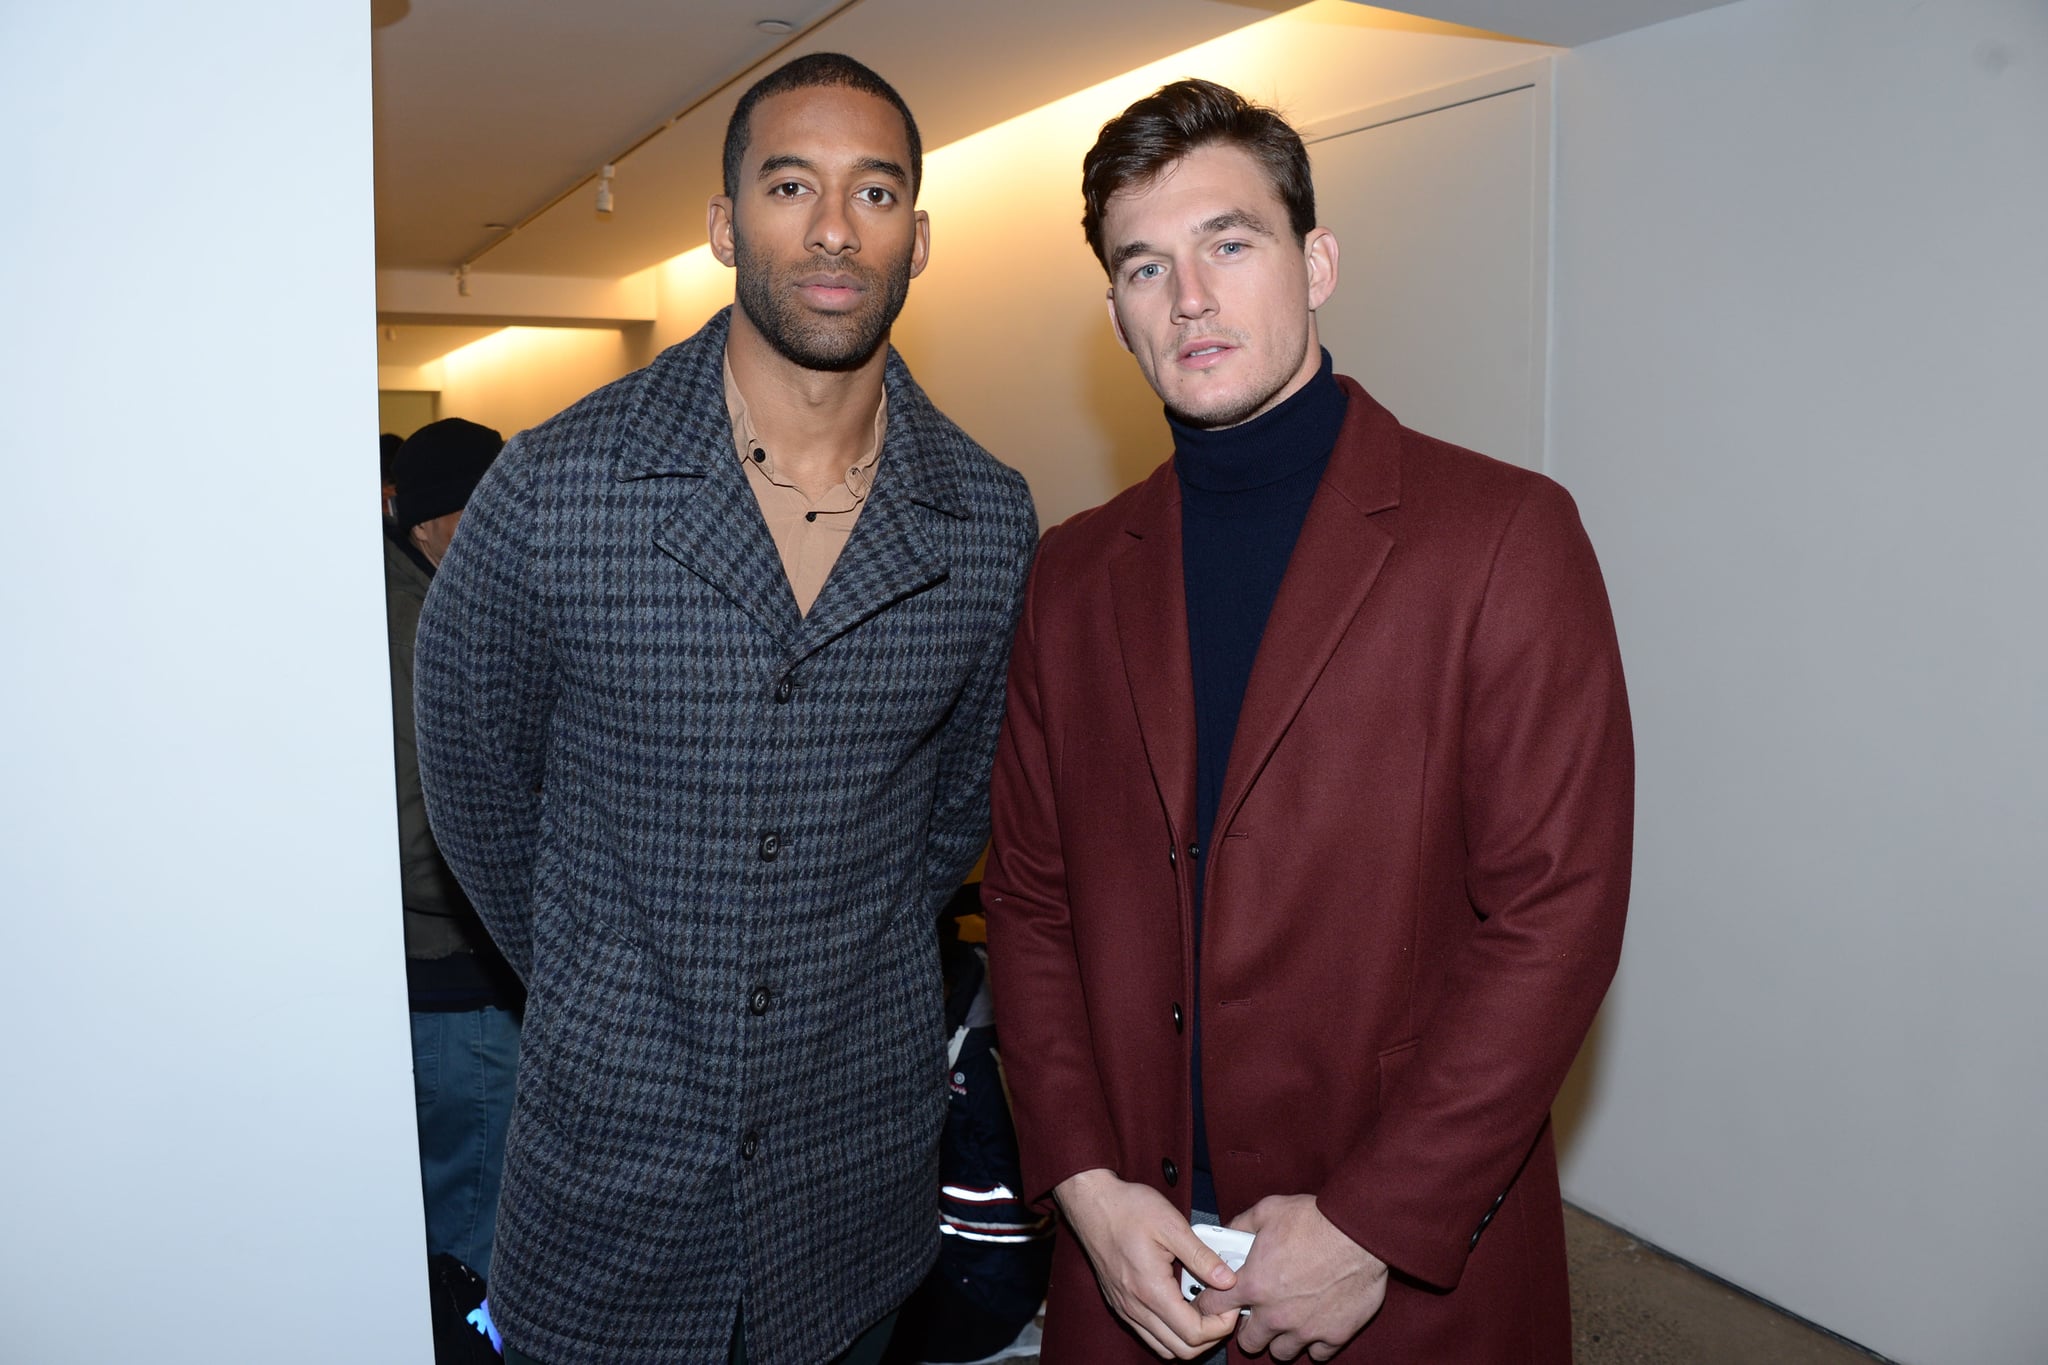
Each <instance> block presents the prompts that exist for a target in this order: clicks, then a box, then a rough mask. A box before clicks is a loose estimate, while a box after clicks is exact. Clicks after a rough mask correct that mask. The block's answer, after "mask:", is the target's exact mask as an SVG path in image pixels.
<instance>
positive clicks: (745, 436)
mask: <svg viewBox="0 0 2048 1365" xmlns="http://www.w3.org/2000/svg"><path fill="white" fill-rule="evenodd" d="M725 410H726V413H727V414H728V415H729V416H730V417H731V418H732V443H733V447H734V448H735V449H736V450H737V451H738V452H739V456H740V464H741V466H742V467H743V468H744V469H745V470H746V471H747V487H749V488H751V489H753V490H754V500H755V501H756V502H758V503H759V504H760V505H761V517H762V519H763V520H765V521H766V522H767V523H768V534H769V535H770V536H772V537H774V539H775V552H776V554H778V555H780V556H781V557H782V572H783V573H784V574H786V575H787V576H788V578H789V590H790V591H791V592H792V593H794V594H795V595H796V606H797V610H798V611H800V612H803V613H805V614H809V612H810V610H811V603H813V602H815V601H817V600H818V594H819V593H820V592H821V591H823V589H824V587H825V579H826V578H827V577H828V576H829V575H830V574H831V572H832V566H833V565H834V564H837V563H838V562H839V552H840V551H841V550H844V549H845V548H846V538H847V537H848V536H850V535H852V534H853V523H854V522H855V521H857V520H859V518H860V509H861V504H862V503H864V502H866V501H867V497H868V490H869V489H870V488H873V487H874V486H875V466H876V465H877V464H878V463H879V462H880V461H881V458H882V434H883V432H885V431H886V430H888V425H889V395H888V394H887V393H884V394H883V395H882V401H881V402H880V403H877V404H876V405H875V430H874V436H873V439H872V440H871V441H870V442H869V443H868V448H867V449H866V450H865V451H864V452H862V454H861V457H860V458H859V459H858V460H856V461H855V462H854V464H853V467H852V468H851V469H848V470H847V471H846V480H845V482H843V483H835V484H833V485H832V486H831V487H830V488H828V489H826V490H825V493H824V495H823V496H822V497H820V498H819V499H818V500H817V501H816V502H813V501H811V499H810V498H808V497H806V496H804V492H803V490H802V489H800V488H798V487H797V486H796V485H795V484H793V483H791V482H790V481H789V480H788V479H786V478H784V477H783V476H782V475H780V474H778V473H777V472H776V469H775V457H774V455H773V454H772V453H771V452H769V451H767V450H765V449H763V448H762V446H761V441H760V438H759V437H757V436H756V435H755V434H754V423H753V419H752V418H751V417H749V416H748V415H747V400H746V398H745V397H743V396H742V395H741V393H740V387H739V385H738V384H736V383H734V382H733V377H732V362H731V361H730V360H728V361H726V362H725Z"/></svg>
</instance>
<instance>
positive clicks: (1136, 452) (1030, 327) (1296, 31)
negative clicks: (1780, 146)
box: [895, 3, 1549, 524]
mask: <svg viewBox="0 0 2048 1365" xmlns="http://www.w3.org/2000/svg"><path fill="white" fill-rule="evenodd" d="M1547 51H1549V49H1547V48H1542V47H1535V46H1530V45H1527V44H1521V43H1512V42H1505V41H1494V40H1489V39H1484V38H1474V37H1470V36H1464V35H1462V34H1460V33H1453V32H1448V31H1445V30H1444V29H1443V27H1442V26H1440V25H1431V24H1428V23H1426V22H1424V21H1420V20H1410V19H1406V18H1402V17H1400V16H1393V15H1381V14H1378V13H1376V12H1374V11H1370V10H1366V9H1364V8H1362V7H1360V6H1357V5H1350V4H1339V3H1324V4H1320V5H1311V6H1308V7H1305V8H1304V9H1301V10H1297V11H1294V12H1291V13H1287V14H1282V15H1279V16H1277V17H1275V18H1272V19H1267V20H1263V21H1261V22H1260V23H1257V24H1253V25H1251V26H1249V27H1247V28H1244V29H1242V30H1239V31H1238V32H1236V33H1232V34H1228V35H1226V36H1224V37H1222V38H1218V39H1215V40H1213V41H1211V42H1208V43H1204V44H1202V45H1201V46H1199V47H1195V48H1191V49H1189V50H1188V51H1187V52H1185V53H1182V54H1179V55H1177V56H1174V57H1170V58H1167V59H1165V60H1162V61H1159V62H1155V63H1152V64H1151V65H1149V66H1146V67H1142V68H1140V69H1138V70H1136V71H1133V72H1130V73H1127V74H1126V75H1124V76H1120V77H1118V78H1116V79H1115V80H1111V81H1106V82H1104V83H1102V84H1101V85H1097V86H1094V87H1091V88H1089V89H1087V90H1083V91H1080V92H1078V93H1076V94H1074V95H1072V96H1069V97H1068V98H1066V99H1063V100H1059V101H1057V102H1055V103H1053V104H1049V105H1046V106H1045V107H1043V108H1041V109H1037V110H1034V111H1032V112H1031V113H1028V114H1024V115H1021V116H1019V117H1017V118H1014V119H1011V120H1009V121H1008V122H1006V123H1002V124H998V125H997V126H996V127H994V128H991V129H988V130H987V131H985V132H981V133H977V134H976V135H974V136H973V137H970V138H966V139H963V140H962V141H959V142H956V143H954V144H952V145H951V146H948V147H945V148H941V149H940V150H939V151H938V152H936V153H934V154H933V155H931V156H929V157H928V158H926V173H925V191H924V195H923V197H922V200H921V203H922V205H923V207H925V208H926V209H928V210H929V211H930V213H931V218H932V256H931V264H930V265H929V266H928V267H927V268H926V270H925V273H924V275H923V276H922V277H921V278H920V279H919V280H918V281H917V282H916V283H915V284H913V285H912V286H911V291H910V304H909V306H908V308H906V309H905V311H904V314H903V319H902V321H901V322H900V323H899V324H898V326H897V329H896V334H895V341H896V344H897V345H898V346H899V347H900V348H901V349H902V351H903V354H904V357H905V358H906V359H907V360H908V361H909V362H910V365H911V368H912V369H913V370H914V371H915V372H916V374H917V376H918V379H919V380H920V382H922V383H923V384H924V386H925V388H926V389H927V390H929V391H930V393H931V395H932V397H933V398H934V399H935V400H936V401H937V402H938V404H939V406H940V407H942V408H944V409H945V411H946V412H947V414H948V415H949V416H951V417H952V418H953V419H954V420H955V421H957V422H959V423H960V424H961V425H962V426H963V427H965V428H966V429H967V430H968V431H969V432H970V433H971V434H973V435H974V436H975V437H976V438H977V439H978V440H980V441H981V442H982V443H983V444H984V445H986V446H987V447H988V448H989V449H990V450H992V451H994V452H995V454H996V455H997V456H998V457H1000V458H1001V459H1002V460H1004V461H1005V462H1007V463H1009V464H1012V465H1014V466H1016V467H1017V468H1018V469H1020V470H1022V471H1023V473H1024V475H1025V477H1026V478H1028V479H1029V480H1030V482H1031V491H1032V494H1033V496H1034V497H1035V498H1036V499H1037V502H1038V512H1039V517H1040V519H1041V520H1042V521H1044V522H1046V523H1047V524H1051V523H1054V522H1058V521H1061V520H1063V519H1065V518H1066V517H1069V516H1071V515H1073V514H1074V513H1075V512H1078V511H1080V510H1082V509H1083V508H1087V507H1092V506H1094V505H1095V504H1097V503H1099V502H1102V501H1103V500H1104V499H1106V498H1108V497H1110V496H1111V495H1113V494H1115V493H1116V492H1118V491H1119V490H1120V489H1122V488H1124V487H1125V486H1127V485H1129V484H1131V483H1133V482H1135V481H1137V480H1138V479H1140V478H1142V477H1144V476H1145V475H1146V474H1147V473H1149V472H1150V471H1151V470H1152V468H1153V467H1154V466H1156V465H1157V464H1158V463H1159V462H1160V461H1161V460H1162V459H1164V458H1166V456H1167V454H1168V453H1169V451H1170V448H1171V447H1170V444H1169V441H1168V437H1167V431H1166V423H1165V420H1164V418H1163V417H1162V416H1161V413H1160V408H1159V400H1158V398H1157V397H1155V396H1154V395H1153V393H1152V391H1151V390H1150V389H1149V388H1147V387H1146V385H1145V381H1144V377H1143V376H1142V375H1140V374H1139V372H1138V367H1137V365H1136V363H1135V362H1133V361H1132V360H1131V358H1130V356H1129V355H1128V354H1127V353H1126V352H1125V351H1124V350H1123V348H1122V347H1120V346H1119V345H1118V344H1117V342H1116V338H1115V336H1114V335H1113V334H1112V333H1111V331H1110V326H1109V319H1108V314H1107V312H1106V311H1105V309H1104V305H1103V295H1104V291H1105V289H1106V288H1107V281H1106V279H1105V277H1104V275H1103V272H1102V267H1101V266H1100V265H1099V264H1098V263H1097V262H1096V260H1095V258H1094V256H1093V255H1092V254H1090V252H1089V250H1088V247H1087V243H1086V242H1085V241H1084V240H1083V239H1082V236H1081V227H1080V223H1081V158H1082V156H1083V155H1084V154H1085V153H1086V152H1087V150H1088V148H1089V146H1090V145H1091V144H1092V143H1093V142H1094V140H1095V136H1096V133H1097V132H1098V131H1099V130H1100V128H1101V126H1102V124H1103V123H1104V122H1105V121H1106V120H1108V119H1110V118H1112V117H1114V116H1115V115H1116V114H1117V113H1118V112H1119V111H1121V110H1122V109H1123V108H1124V107H1125V106H1126V105H1128V104H1129V103H1130V102H1131V101H1133V100H1135V99H1137V98H1139V97H1141V96H1143V95H1146V94H1149V93H1150V92H1151V91H1153V90H1155V89H1157V88H1158V87H1159V86H1161V85H1163V84H1165V83H1166V82H1167V81H1171V80H1178V79H1180V78H1181V77H1184V76H1206V77H1208V78H1210V79H1212V80H1218V81H1222V82H1224V83H1225V84H1227V85H1231V86H1234V87H1235V88H1237V89H1239V90H1241V91H1243V92H1244V93H1245V94H1247V95H1250V96H1251V97H1253V98H1255V99H1259V100H1262V101H1265V102H1267V103H1270V104H1273V105H1276V106H1277V107H1279V108H1280V109H1281V110H1282V111H1283V112H1285V113H1286V114H1287V115H1288V116H1289V118H1291V119H1292V120H1293V121H1294V122H1296V123H1297V124H1300V125H1304V126H1305V125H1308V124H1321V123H1325V122H1327V121H1329V120H1331V119H1334V118H1335V117H1337V116H1338V115H1341V114H1346V113H1349V112H1351V111H1354V110H1358V109H1363V108H1368V107H1371V106H1374V105H1379V104H1384V103H1386V102H1388V101H1391V100H1394V99H1397V98H1399V97H1402V96H1406V95H1412V94H1416V93H1418V92H1421V91H1424V90H1431V89H1435V88H1436V87H1438V86H1442V85H1447V84H1450V83H1452V82H1455V81H1460V80H1464V79H1467V78H1469V77H1473V76H1477V75H1480V74H1481V73H1484V72H1489V71H1497V70H1500V69H1501V68H1503V67H1509V66H1515V65H1519V64H1522V63H1525V62H1528V61H1530V60H1532V59H1534V58H1536V57H1539V56H1541V55H1542V54H1543V53H1545V52H1547ZM1338 287H1339V292H1340V293H1341V292H1342V291H1343V288H1344V286H1343V284H1342V283H1341V281H1340V284H1339V286H1338ZM1337 360H1338V362H1339V364H1338V368H1339V369H1340V370H1342V369H1344V368H1345V366H1344V363H1343V361H1344V358H1343V357H1342V356H1338V357H1337ZM1361 378H1363V379H1364V380H1365V382H1366V383H1367V384H1370V383H1371V382H1372V381H1371V378H1370V376H1363V375H1362V376H1361Z"/></svg>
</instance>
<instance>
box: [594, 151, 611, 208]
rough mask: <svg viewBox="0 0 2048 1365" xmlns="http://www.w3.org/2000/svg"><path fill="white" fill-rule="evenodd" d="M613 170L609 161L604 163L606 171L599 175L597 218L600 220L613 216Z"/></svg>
mask: <svg viewBox="0 0 2048 1365" xmlns="http://www.w3.org/2000/svg"><path fill="white" fill-rule="evenodd" d="M613 169H614V168H613V165H612V163H611V162H609V161H607V162H605V163H604V169H603V170H601V171H599V172H598V173H597V216H598V217H599V218H609V217H611V216H612V171H613Z"/></svg>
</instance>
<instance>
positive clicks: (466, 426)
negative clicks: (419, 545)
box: [391, 417, 505, 531]
mask: <svg viewBox="0 0 2048 1365" xmlns="http://www.w3.org/2000/svg"><path fill="white" fill-rule="evenodd" d="M504 448H505V438H504V437H502V436H500V435H499V434H498V433H497V432H495V431H492V430H491V429H490V428H489V427H487V426H483V425H481V424H479V423H476V422H468V421H464V420H463V419H462V418H460V417H444V418H442V419H441V420H440V421H438V422H429V423H427V424H426V425H425V426H423V427H421V428H420V429H419V430H418V431H415V432H414V433H413V434H412V435H411V436H409V437H407V438H406V442H405V444H404V445H402V446H400V447H399V448H398V458H397V459H396V460H394V461H393V462H392V463H393V468H392V482H394V483H395V484H396V485H397V486H398V493H397V496H396V497H394V498H392V500H391V511H392V517H391V519H392V520H393V521H395V522H397V523H398V528H399V529H400V530H401V531H409V530H411V529H412V528H413V527H415V526H417V525H419V524H420V523H421V522H423V521H432V520H433V519H434V518H435V517H445V516H447V515H448V514H449V513H450V512H460V511H461V510H462V509H463V508H464V507H466V506H468V505H469V495H470V494H471V493H474V492H476V486H477V483H478V482H479V481H480V480H481V479H482V478H483V476H484V471H485V470H486V469H489V468H490V467H491V461H492V460H495V459H497V458H498V452H499V451H500V450H503V449H504Z"/></svg>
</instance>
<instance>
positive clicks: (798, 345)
mask: <svg viewBox="0 0 2048 1365" xmlns="http://www.w3.org/2000/svg"><path fill="white" fill-rule="evenodd" d="M733 268H734V271H735V275H736V279H735V282H734V291H733V292H734V294H735V296H736V297H737V298H738V300H739V305H740V310H741V311H742V312H744V313H745V314H746V315H747V317H748V319H749V320H750V321H752V322H753V324H754V328H755V330H757V331H758V332H760V334H761V335H762V336H763V337H765V338H767V341H768V344H769V345H770V346H773V347H774V348H775V350H776V353H777V354H779V355H781V356H782V358H783V359H785V360H788V361H789V362H791V363H792V364H796V365H801V366H803V367H804V368H805V369H807V370H857V369H859V368H860V367H861V366H862V365H865V364H866V363H867V362H868V360H869V359H870V358H871V357H872V356H873V355H874V353H875V351H876V350H877V349H878V348H879V347H880V346H881V344H882V342H883V339H884V338H886V337H887V336H888V335H889V327H890V325H891V324H892V323H894V322H895V321H896V315H897V314H898V313H901V312H902V311H903V301H904V300H905V299H907V298H909V297H910V253H909V252H905V253H904V254H903V258H902V259H901V260H898V261H892V262H890V263H889V266H888V268H887V270H886V271H884V270H874V269H870V268H869V267H867V266H865V265H862V264H861V263H859V262H857V261H855V260H852V259H850V258H841V257H833V256H822V255H820V256H813V257H811V258H810V259H809V260H807V261H805V262H803V263H802V264H800V265H795V266H790V267H787V268H785V269H783V270H781V271H780V272H778V271H777V269H776V267H775V265H774V264H773V263H772V262H769V261H765V260H763V259H762V258H760V257H759V256H757V255H755V254H754V253H753V252H752V251H750V250H748V249H747V240H746V238H745V237H743V236H742V235H740V234H739V233H738V232H734V234H733ZM818 270H829V271H833V272H835V273H837V274H841V275H852V276H853V277H855V278H856V279H858V280H859V281H860V283H861V291H862V292H861V301H860V304H859V306H858V307H856V308H855V309H854V310H853V311H852V312H850V313H839V314H820V313H815V312H812V311H811V310H809V309H807V308H805V307H804V306H803V304H802V303H800V302H799V301H798V300H797V297H796V290H795V287H794V286H793V285H792V284H791V283H790V281H792V280H794V279H796V278H798V277H800V276H803V275H808V274H810V273H812V272H813V271H818Z"/></svg>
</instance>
